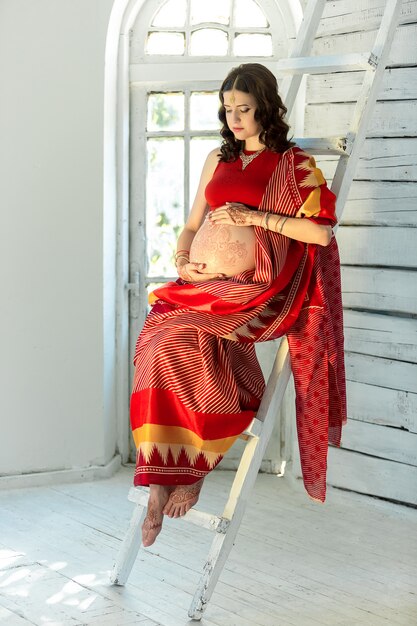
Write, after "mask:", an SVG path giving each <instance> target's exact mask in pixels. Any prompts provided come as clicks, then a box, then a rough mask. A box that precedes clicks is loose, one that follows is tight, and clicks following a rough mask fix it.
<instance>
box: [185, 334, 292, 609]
mask: <svg viewBox="0 0 417 626" xmlns="http://www.w3.org/2000/svg"><path fill="white" fill-rule="evenodd" d="M290 374H291V367H290V360H289V350H288V342H287V339H286V338H285V337H284V338H283V339H282V341H281V344H280V347H279V349H278V352H277V356H276V358H275V363H274V366H273V369H272V372H271V374H270V376H269V380H268V384H267V387H266V390H265V394H264V398H265V400H262V403H261V407H260V411H261V412H262V414H263V418H264V419H263V422H262V432H261V434H260V436H259V437H253V438H252V439H250V440H249V441H248V443H247V444H246V446H245V449H244V452H243V455H242V458H241V461H240V463H239V467H238V470H237V472H236V476H235V479H234V481H233V485H232V488H231V490H230V494H229V498H228V501H227V503H226V505H225V508H224V511H223V519H224V520H225V521H227V520H229V521H230V523H229V525H228V527H227V530H226V532H225V533H217V534H216V536H215V537H214V539H213V542H212V544H211V548H210V552H209V555H208V557H207V561H206V564H205V566H204V570H203V574H202V576H201V578H200V581H199V583H198V586H197V589H196V592H195V594H194V597H193V600H192V602H191V605H190V609H189V612H188V615H189V617H191V618H192V619H201V617H202V614H203V612H204V610H205V608H206V606H207V603H208V602H209V600H210V598H211V595H212V593H213V591H214V589H215V587H216V584H217V581H218V579H219V576H220V574H221V571H222V569H223V567H224V565H225V563H226V561H227V558H228V556H229V554H230V551H231V549H232V547H233V545H234V541H235V539H236V535H237V533H238V530H239V527H240V523H241V521H242V518H243V515H244V513H245V509H246V505H247V501H248V499H249V496H250V493H251V491H252V489H253V487H254V484H255V481H256V478H257V476H258V473H259V468H260V466H261V463H262V459H263V457H264V453H265V450H266V446H267V444H268V441H269V439H270V437H271V434H272V430H273V427H274V422H275V417H276V414H277V411H278V410H279V407H280V405H281V402H282V399H283V397H284V393H285V388H286V386H287V383H288V380H289V378H290Z"/></svg>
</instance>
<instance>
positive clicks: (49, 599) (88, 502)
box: [0, 467, 417, 626]
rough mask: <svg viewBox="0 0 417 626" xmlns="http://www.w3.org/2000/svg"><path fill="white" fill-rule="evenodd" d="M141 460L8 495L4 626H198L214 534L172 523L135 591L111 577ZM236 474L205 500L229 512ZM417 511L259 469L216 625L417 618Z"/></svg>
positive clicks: (221, 475)
mask: <svg viewBox="0 0 417 626" xmlns="http://www.w3.org/2000/svg"><path fill="white" fill-rule="evenodd" d="M132 474H133V468H131V467H128V468H122V470H121V471H120V472H118V473H117V474H116V475H115V476H114V477H113V478H111V479H107V480H102V481H96V482H90V483H78V484H70V485H62V486H60V485H58V486H57V485H55V486H53V487H38V488H30V489H16V490H10V491H3V492H0V567H1V571H0V623H1V624H4V625H5V626H15V625H16V626H23V625H27V624H36V625H47V626H61V625H62V626H69V625H71V626H81V625H84V624H96V625H97V626H124V625H127V624H139V625H140V626H151V625H155V624H162V625H164V626H177V625H183V624H187V623H189V624H196V623H197V622H190V621H189V619H188V617H187V610H188V606H189V604H190V601H191V597H192V595H193V593H194V588H195V585H196V583H197V581H198V579H199V576H200V571H201V568H202V566H203V563H204V560H205V556H206V554H207V551H208V548H209V544H210V542H211V539H212V535H211V533H210V532H208V531H205V530H204V529H199V528H197V527H195V526H192V525H188V524H186V523H184V522H182V521H176V520H169V519H168V520H166V523H165V528H164V530H163V531H162V534H161V535H160V537H159V539H158V540H157V542H156V543H155V544H154V546H152V547H151V548H148V549H147V550H146V551H145V550H141V551H140V553H139V557H138V559H137V561H136V564H135V566H134V569H133V571H132V574H131V577H130V579H129V581H128V584H127V585H126V587H124V588H121V587H112V586H110V585H109V582H108V574H109V570H110V569H111V566H112V562H113V558H114V556H115V555H116V552H117V550H118V548H119V545H120V541H121V539H122V537H123V535H124V532H125V530H126V528H127V525H128V520H129V518H130V513H131V510H132V507H133V505H132V504H131V503H130V502H129V501H128V500H127V498H126V496H127V492H128V489H129V487H130V485H131V480H132ZM232 478H233V474H232V473H231V472H227V471H215V472H212V474H211V475H210V476H209V478H208V479H207V480H206V484H205V486H204V488H203V491H202V494H201V499H200V508H204V509H205V510H209V511H213V512H220V511H221V503H222V502H223V501H224V497H225V494H226V490H228V489H229V487H230V484H231V481H232ZM416 583H417V510H415V509H411V508H408V507H404V506H401V505H394V504H391V503H387V502H383V501H380V500H376V499H374V498H371V497H368V496H362V495H358V494H354V493H350V492H345V491H340V490H337V489H332V488H329V490H328V496H327V501H326V504H324V505H321V504H319V503H316V502H313V501H312V500H310V499H309V498H308V496H307V495H306V494H305V492H304V490H303V487H302V485H301V484H300V482H297V484H296V485H293V484H291V482H289V480H288V479H286V478H278V477H276V476H272V475H268V474H260V475H259V476H258V480H257V484H256V488H255V492H254V496H253V501H252V503H251V506H250V509H249V510H248V511H247V513H246V516H245V518H244V521H243V524H242V526H241V530H240V533H239V535H238V538H237V540H236V544H235V546H234V548H233V550H232V553H231V557H230V559H229V561H228V564H227V566H226V568H225V569H224V571H223V574H222V576H221V579H220V581H219V583H218V586H217V588H216V591H215V593H214V595H213V598H212V600H211V603H210V604H209V606H208V608H207V611H206V614H205V617H204V618H203V620H202V621H201V624H202V625H207V626H214V625H217V626H234V625H236V626H257V625H260V626H287V625H292V626H310V625H311V626H316V625H318V624H319V625H320V626H325V625H329V626H342V625H343V626H356V625H362V624H363V625H366V626H373V625H378V626H379V625H381V626H388V625H390V626H395V625H396V624H402V625H407V626H411V625H416V624H417V596H416V587H417V584H416Z"/></svg>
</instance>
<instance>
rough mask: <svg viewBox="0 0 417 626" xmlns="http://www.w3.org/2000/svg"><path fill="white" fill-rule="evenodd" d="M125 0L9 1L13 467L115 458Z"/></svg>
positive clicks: (8, 447)
mask: <svg viewBox="0 0 417 626" xmlns="http://www.w3.org/2000/svg"><path fill="white" fill-rule="evenodd" d="M111 5H112V0H2V2H1V4H0V63H1V76H2V81H1V86H2V95H1V98H0V131H1V138H2V139H1V147H0V159H1V162H0V172H1V178H2V182H1V186H0V205H1V245H0V268H1V269H0V272H1V290H2V299H1V302H2V305H1V307H0V328H1V334H2V337H1V352H0V364H1V366H0V367H1V369H0V380H1V393H0V426H1V436H0V474H17V473H24V472H31V471H43V470H50V469H65V468H74V467H87V466H89V465H91V464H104V463H106V462H107V461H108V460H109V459H110V458H111V457H112V456H113V455H114V451H115V420H112V419H110V418H109V417H108V415H109V411H108V407H107V409H106V410H105V406H104V405H105V401H104V399H105V390H104V386H103V336H102V335H103V270H102V266H103V258H102V250H103V236H102V230H103V215H102V212H103V209H102V205H103V197H102V196H103V194H102V187H103V173H102V167H103V89H104V52H105V37H106V30H107V24H108V20H109V16H110V11H111Z"/></svg>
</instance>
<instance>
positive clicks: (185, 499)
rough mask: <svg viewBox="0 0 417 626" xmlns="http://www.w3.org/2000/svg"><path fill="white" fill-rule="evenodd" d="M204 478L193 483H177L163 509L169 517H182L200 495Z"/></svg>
mask: <svg viewBox="0 0 417 626" xmlns="http://www.w3.org/2000/svg"><path fill="white" fill-rule="evenodd" d="M203 480H204V478H202V479H201V480H199V481H198V482H196V483H193V484H192V485H177V486H176V487H174V488H173V489H172V491H171V494H170V496H169V498H168V502H167V503H166V505H165V506H164V508H163V509H162V513H163V514H164V515H168V517H182V516H183V515H185V514H186V513H187V511H189V510H190V509H191V507H192V506H194V504H195V503H196V502H197V500H198V497H199V495H200V491H201V487H202V486H203Z"/></svg>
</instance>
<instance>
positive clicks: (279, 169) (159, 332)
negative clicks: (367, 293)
mask: <svg viewBox="0 0 417 626" xmlns="http://www.w3.org/2000/svg"><path fill="white" fill-rule="evenodd" d="M259 210H260V211H268V212H270V213H274V212H275V213H279V214H281V215H288V216H290V217H299V218H300V219H301V218H304V219H306V218H307V219H312V220H315V221H317V222H319V223H325V224H330V225H334V224H335V223H336V216H335V196H334V194H333V193H332V192H331V191H330V190H329V189H328V187H327V184H326V181H325V180H324V178H323V175H322V173H321V171H320V169H318V168H317V167H316V164H315V161H314V159H313V157H312V156H311V155H309V154H307V153H306V152H303V151H302V150H301V149H300V148H299V147H298V146H293V147H292V148H290V149H288V150H287V151H286V152H284V153H283V154H282V155H280V158H279V159H278V162H277V165H276V167H275V169H274V171H273V173H272V176H271V177H270V179H269V182H268V184H267V186H266V189H265V192H264V194H263V197H262V201H261V203H260V205H259ZM254 230H255V235H256V247H255V258H256V269H255V270H250V271H246V272H243V273H242V274H239V275H237V276H234V277H232V278H230V279H228V280H226V281H224V280H212V281H206V282H202V283H185V282H183V281H182V280H178V281H176V282H172V283H167V284H165V285H164V286H162V287H161V288H159V289H156V290H155V291H154V292H153V294H151V298H152V299H151V303H152V304H153V307H152V310H151V312H150V314H149V315H148V317H147V320H146V322H145V325H144V328H143V330H142V332H141V334H140V335H139V338H138V341H137V344H136V350H135V356H134V364H135V368H136V369H135V377H134V381H133V391H132V396H131V425H132V430H133V436H134V439H135V443H136V447H137V462H136V472H135V478H134V483H135V485H149V484H151V483H157V484H191V483H193V482H196V481H197V480H199V479H200V478H203V477H204V476H205V475H206V474H207V473H208V472H209V471H211V470H212V469H213V468H214V467H215V466H216V465H217V464H218V463H219V462H220V461H221V459H222V457H223V456H224V454H225V453H226V451H227V450H228V449H229V448H230V447H231V446H232V444H233V443H234V442H235V440H236V439H237V437H238V436H239V434H240V433H241V432H242V431H243V430H245V428H246V427H247V426H248V425H249V424H250V422H251V420H252V418H253V417H254V415H256V411H257V409H258V407H259V404H260V401H261V398H262V394H263V392H264V387H265V383H264V379H263V376H262V372H261V369H260V366H259V364H258V361H257V359H256V355H255V347H254V344H255V342H259V341H268V340H271V339H276V338H278V337H282V336H283V335H287V338H288V342H289V349H290V357H291V367H292V371H293V375H294V382H295V390H296V425H297V434H298V443H299V450H300V460H301V468H302V474H303V480H304V485H305V488H306V490H307V492H308V494H309V495H310V496H311V497H312V498H314V499H317V500H319V501H321V502H324V500H325V497H326V469H327V451H328V444H329V443H332V444H333V445H336V446H340V441H341V431H342V425H343V424H345V423H346V389H345V368H344V352H343V341H344V338H343V312H342V301H341V284H340V261H339V254H338V247H337V243H336V239H335V237H334V236H333V237H332V240H331V243H330V244H329V245H328V246H326V247H324V246H319V245H316V244H305V243H302V242H299V241H296V240H293V239H289V238H287V237H285V236H283V235H280V234H278V233H275V232H271V231H265V230H264V229H263V228H260V227H254Z"/></svg>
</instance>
